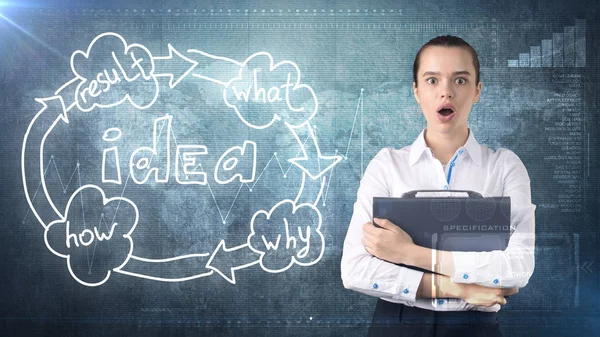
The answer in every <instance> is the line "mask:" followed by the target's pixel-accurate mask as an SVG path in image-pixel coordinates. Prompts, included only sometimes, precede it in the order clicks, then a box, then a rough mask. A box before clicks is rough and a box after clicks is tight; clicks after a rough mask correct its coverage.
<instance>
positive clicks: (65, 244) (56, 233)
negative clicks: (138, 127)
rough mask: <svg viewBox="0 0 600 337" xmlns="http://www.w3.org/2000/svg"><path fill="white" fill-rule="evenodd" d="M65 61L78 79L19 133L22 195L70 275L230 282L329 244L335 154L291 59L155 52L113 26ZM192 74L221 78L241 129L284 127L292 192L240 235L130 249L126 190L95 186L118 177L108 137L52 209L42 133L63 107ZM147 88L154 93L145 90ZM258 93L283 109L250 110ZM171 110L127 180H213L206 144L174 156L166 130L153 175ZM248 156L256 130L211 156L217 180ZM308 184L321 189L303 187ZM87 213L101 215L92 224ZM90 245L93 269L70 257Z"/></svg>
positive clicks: (252, 156) (92, 104) (127, 99)
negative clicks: (328, 191) (159, 250)
mask: <svg viewBox="0 0 600 337" xmlns="http://www.w3.org/2000/svg"><path fill="white" fill-rule="evenodd" d="M200 61H201V62H204V63H207V62H208V63H217V64H218V65H219V67H218V68H219V69H221V70H222V69H226V70H225V71H219V72H215V73H214V74H211V73H209V72H203V71H201V70H200V69H199V67H198V65H199V62H200ZM174 63H177V65H181V64H184V65H185V66H184V67H183V69H181V70H179V71H173V70H172V69H176V68H177V69H179V68H181V67H179V66H177V67H175V66H173V64H174ZM71 70H72V71H73V74H74V77H73V78H72V79H71V80H70V81H68V82H67V83H65V84H64V85H62V86H61V87H60V88H59V89H58V90H56V92H55V93H54V95H52V96H51V97H44V98H37V99H36V101H37V102H39V103H40V104H41V105H42V107H41V109H40V110H39V111H38V112H37V114H36V115H35V116H34V118H33V119H32V120H31V122H30V124H29V126H28V129H27V132H26V134H25V137H24V139H23V146H22V152H21V171H22V179H23V186H24V190H25V195H26V198H27V202H28V204H29V207H30V210H31V212H32V213H33V214H34V216H35V217H36V219H37V221H38V222H39V223H40V224H41V225H42V227H43V228H44V231H45V232H44V241H45V244H46V246H47V247H48V249H49V250H50V251H51V252H52V253H53V254H55V255H57V256H59V257H61V258H63V259H65V261H66V263H67V268H68V270H69V273H70V274H71V276H72V277H73V278H74V279H75V280H76V281H77V282H79V283H81V284H83V285H86V286H99V285H102V284H104V283H105V282H106V281H108V279H109V278H110V275H111V273H112V272H116V273H121V274H125V275H129V276H134V277H141V278H146V279H151V280H156V281H163V282H181V281H186V280H192V279H197V278H202V277H208V276H210V275H213V274H215V273H216V274H219V275H220V276H222V277H223V278H224V279H226V280H227V281H228V282H230V283H232V284H235V283H236V277H235V272H236V271H238V270H240V269H244V268H248V267H251V266H253V265H256V264H258V265H260V267H261V268H262V270H264V271H265V272H268V273H280V272H284V271H286V270H288V269H289V268H290V267H292V266H293V265H294V264H297V265H300V266H310V265H313V264H315V263H317V262H318V261H319V260H320V259H321V258H322V256H323V252H324V249H325V242H324V237H323V234H322V232H321V225H322V217H321V212H320V211H319V209H318V208H317V203H318V201H319V200H320V199H321V197H322V195H323V188H324V186H325V182H326V177H325V175H324V174H325V173H326V172H328V171H330V170H331V169H332V168H333V167H334V166H335V165H336V164H337V163H338V162H339V161H340V160H341V159H342V157H341V156H338V155H334V156H325V155H322V154H321V151H320V149H319V144H318V142H317V139H316V136H315V134H314V130H313V129H314V126H311V124H310V121H311V119H312V118H313V117H314V116H315V114H316V113H317V110H318V102H317V97H316V95H315V93H314V91H313V89H312V88H311V87H310V86H309V85H307V84H304V83H302V82H301V73H300V69H299V68H298V66H297V65H296V64H295V63H294V62H291V61H281V62H279V63H275V62H274V60H273V57H272V56H271V54H269V53H268V52H258V53H255V54H253V55H251V56H249V57H248V58H247V59H246V60H245V61H243V62H238V61H236V60H232V59H229V58H226V57H221V56H215V55H211V54H208V53H205V52H203V51H200V50H195V49H189V50H188V51H187V53H185V55H184V54H182V53H181V52H179V51H178V50H176V49H175V48H173V46H171V44H168V55H166V56H152V54H151V53H150V51H149V50H148V49H147V48H146V47H145V46H143V45H141V44H136V43H134V44H128V43H127V42H126V40H125V39H124V38H123V37H122V36H120V35H119V34H116V33H112V32H107V33H103V34H100V35H98V36H97V37H96V38H94V39H93V40H92V42H91V43H90V44H89V46H88V48H87V50H86V51H82V50H77V51H75V52H74V53H73V54H72V55H71ZM188 76H190V77H193V78H196V79H199V80H205V81H209V82H211V85H212V84H214V85H215V86H220V88H222V90H223V101H224V103H225V105H226V106H227V107H229V108H231V109H232V110H233V111H235V114H236V115H237V117H238V118H239V119H240V120H241V121H242V122H243V124H244V125H245V126H246V127H248V128H250V129H254V130H263V129H264V130H266V129H268V128H270V127H272V126H273V125H276V124H277V125H284V127H285V128H286V129H287V130H288V131H289V132H290V133H291V134H292V135H293V136H294V138H295V139H296V140H297V142H298V144H299V151H298V156H297V157H295V158H291V159H288V162H289V163H290V164H291V165H293V166H295V167H296V168H297V169H299V170H301V181H300V188H299V190H298V192H297V195H296V197H295V198H294V199H291V198H285V199H282V200H278V201H277V202H275V203H274V204H273V205H272V206H271V207H270V208H269V209H259V210H256V211H255V212H254V213H253V215H252V217H251V218H250V219H247V221H248V223H249V227H250V233H249V234H248V237H247V240H246V242H245V243H244V244H242V245H238V246H232V245H228V244H227V243H226V242H225V240H224V239H222V240H220V241H219V243H218V244H217V246H216V247H215V248H212V249H207V250H206V251H205V252H201V253H197V252H195V253H190V254H186V255H180V256H173V257H169V258H162V259H153V258H148V257H144V256H136V255H135V254H133V252H134V249H133V248H134V239H133V238H132V234H133V233H134V231H135V229H136V226H138V225H140V224H138V221H139V219H140V211H139V209H138V206H137V205H136V203H135V201H134V200H130V199H129V198H126V197H124V196H123V193H121V194H120V195H107V194H106V192H105V189H106V188H105V189H103V187H105V186H106V185H109V184H119V185H120V184H123V179H122V177H121V174H120V169H117V170H116V174H111V172H110V170H109V168H108V166H107V163H111V162H112V163H113V165H114V163H115V162H116V163H117V165H118V162H119V161H118V151H117V149H116V147H113V148H108V149H105V150H104V153H103V157H102V184H82V183H81V182H80V186H79V188H77V189H76V190H75V191H74V192H73V193H72V194H71V195H70V197H69V198H68V201H67V202H66V206H65V207H64V209H62V208H60V209H59V206H57V202H55V201H53V199H52V198H51V193H50V192H49V188H48V187H49V186H48V184H47V179H46V178H47V177H46V171H47V167H48V166H49V162H50V161H53V160H54V157H53V156H50V159H49V158H48V157H49V156H48V155H47V154H46V155H45V153H44V148H45V145H46V141H47V140H48V138H49V136H50V135H51V134H52V131H53V129H55V128H57V126H62V127H64V126H68V125H69V123H70V120H69V116H71V115H72V114H74V113H85V112H90V111H92V110H94V109H106V108H111V107H116V106H118V105H121V104H130V105H131V106H133V107H134V108H135V109H138V110H144V109H147V108H149V107H151V106H152V105H153V104H154V103H155V102H156V101H157V98H158V97H159V79H161V78H165V79H167V80H168V86H169V88H170V89H173V88H175V87H176V86H177V85H178V84H179V83H180V82H181V81H182V80H183V79H184V78H186V77H188ZM265 76H266V77H268V78H269V81H271V82H277V83H280V84H279V85H273V86H270V87H264V88H263V87H261V86H260V85H259V80H258V79H257V78H258V77H265ZM264 82H265V81H260V83H264ZM139 88H143V90H138V89H139ZM140 92H141V93H142V94H140ZM148 92H150V93H152V94H150V95H148ZM256 101H258V102H259V103H262V104H264V105H265V106H271V107H272V108H274V109H275V110H276V111H280V112H281V113H273V112H272V111H273V110H272V109H264V111H262V112H261V111H259V113H256V110H253V109H250V108H248V105H249V102H250V103H252V102H256ZM307 102H308V104H307ZM172 117H173V116H172V115H169V114H165V115H164V116H162V117H159V118H156V119H155V120H154V134H153V139H154V143H153V145H152V146H147V147H139V148H137V149H136V150H135V151H134V152H133V153H132V155H131V157H130V159H129V176H128V177H127V179H126V180H125V186H126V185H127V182H131V183H135V184H144V183H146V182H147V181H149V180H153V181H154V182H155V183H161V182H166V181H167V180H168V179H169V178H171V175H174V176H175V179H176V181H177V183H178V184H180V185H208V187H209V188H210V183H209V180H208V177H209V174H210V173H208V172H206V171H205V170H204V169H203V168H202V165H201V160H202V156H203V155H206V153H207V148H206V146H203V145H177V147H176V152H175V153H174V154H172V153H170V152H172V151H171V150H170V144H169V143H168V139H169V137H166V138H167V145H166V146H165V149H166V150H165V149H163V150H165V151H166V155H164V158H166V159H164V160H163V161H164V163H165V168H166V169H165V170H164V171H165V172H164V173H161V172H160V170H159V169H158V168H157V167H155V165H156V163H157V162H158V161H157V160H156V159H155V158H157V156H158V151H159V149H158V147H159V146H160V144H158V139H159V138H160V135H161V133H162V132H163V131H164V130H165V128H166V130H167V131H166V132H167V134H169V131H168V130H170V127H171V121H172ZM300 133H302V134H307V137H306V140H305V141H302V140H301V139H300V138H299V134H300ZM122 134H123V132H122V131H121V129H120V128H119V127H111V128H109V129H107V130H106V131H105V132H104V135H103V137H102V139H103V140H104V141H106V142H113V141H115V140H116V139H119V137H121V135H122ZM111 158H112V161H111ZM115 158H116V160H115ZM256 158H257V144H256V143H255V142H254V141H252V140H245V141H244V142H243V144H242V145H241V146H233V147H231V148H229V149H228V150H227V151H225V152H224V153H223V155H222V156H221V157H220V158H219V160H218V162H217V165H216V167H215V170H214V175H213V178H214V181H215V182H216V183H217V184H220V185H225V184H230V183H232V182H235V183H241V184H244V183H246V184H248V183H252V182H255V181H256V180H257V179H258V178H257V177H256ZM153 159H155V160H154V161H153ZM171 160H174V161H175V162H176V165H175V172H174V174H172V173H170V172H169V167H170V162H171ZM241 162H246V163H251V169H250V170H240V169H238V166H239V165H238V164H239V163H241ZM198 167H200V170H198ZM77 168H79V163H78V164H77ZM113 173H114V172H113ZM284 177H285V176H284ZM99 185H100V186H99ZM309 186H310V187H309ZM308 190H310V191H318V192H317V193H308V192H307V191H308ZM123 192H124V189H123ZM84 200H85V201H84ZM84 210H85V213H84ZM86 218H87V219H88V221H87V222H86ZM90 219H100V221H98V222H97V223H95V224H92V221H90ZM91 247H93V249H94V252H96V250H98V251H102V252H104V253H103V254H102V255H101V256H102V258H101V259H100V260H98V262H97V263H96V264H95V265H94V267H93V268H94V273H91V272H90V270H91V267H90V268H81V267H80V263H78V262H77V260H78V259H83V258H84V257H85V254H83V253H82V249H88V248H91ZM87 259H88V260H89V256H87ZM182 265H185V266H190V267H189V268H184V269H185V272H184V274H181V266H182ZM159 271H160V272H159ZM170 272H172V275H169V273H170ZM165 273H166V275H165ZM92 274H93V275H92Z"/></svg>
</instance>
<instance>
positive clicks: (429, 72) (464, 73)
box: [423, 70, 471, 76]
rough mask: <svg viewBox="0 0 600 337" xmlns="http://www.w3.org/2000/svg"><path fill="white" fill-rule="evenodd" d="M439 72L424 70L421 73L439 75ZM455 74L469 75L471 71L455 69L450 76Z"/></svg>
mask: <svg viewBox="0 0 600 337" xmlns="http://www.w3.org/2000/svg"><path fill="white" fill-rule="evenodd" d="M439 74H440V72H439V71H426V72H424V73H423V76H429V75H439ZM456 75H467V76H471V73H470V72H468V71H467V70H461V71H455V72H453V73H452V76H456Z"/></svg>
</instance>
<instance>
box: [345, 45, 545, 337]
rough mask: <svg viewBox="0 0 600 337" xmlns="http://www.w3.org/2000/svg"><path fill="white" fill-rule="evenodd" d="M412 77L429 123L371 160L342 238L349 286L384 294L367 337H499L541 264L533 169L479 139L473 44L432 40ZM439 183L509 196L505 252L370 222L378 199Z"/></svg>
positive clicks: (442, 186) (418, 58)
mask: <svg viewBox="0 0 600 337" xmlns="http://www.w3.org/2000/svg"><path fill="white" fill-rule="evenodd" d="M413 80H414V82H413V92H414V96H415V99H416V101H417V103H418V104H419V105H420V106H421V110H422V112H423V115H424V117H425V119H426V121H427V128H426V129H424V130H423V131H422V132H421V134H420V135H419V137H418V138H417V139H416V140H415V141H414V142H413V144H412V145H410V146H407V147H404V148H402V149H400V150H395V149H393V148H385V149H382V150H381V151H380V152H379V153H378V154H377V155H376V156H375V157H374V158H373V160H372V161H371V162H370V163H369V165H368V167H367V169H366V171H365V173H364V176H363V178H362V180H361V182H360V187H359V190H358V194H357V201H356V203H355V204H354V213H353V215H352V219H351V222H350V226H349V228H348V233H347V235H346V240H345V242H344V250H343V256H342V264H341V268H342V279H343V282H344V286H345V287H346V288H347V289H352V290H355V291H359V292H362V293H365V294H368V295H372V296H376V297H379V300H378V302H377V307H376V309H375V313H374V315H373V321H372V325H371V327H370V329H369V336H434V335H435V336H461V337H464V336H502V333H501V332H500V330H499V325H498V310H500V308H501V306H503V305H505V304H506V297H508V296H511V295H513V294H515V293H517V292H518V289H519V288H522V287H524V286H525V285H526V284H527V282H528V281H529V278H530V277H531V274H532V273H533V269H534V265H535V263H534V245H535V217H534V211H535V205H533V204H531V191H530V183H529V175H528V174H527V170H526V169H525V166H524V165H523V163H522V162H521V160H520V159H519V158H518V157H517V155H516V154H514V153H513V152H512V151H510V150H507V149H503V148H499V149H497V150H496V151H493V150H491V149H488V148H487V147H485V146H483V145H480V144H478V143H477V141H476V140H475V137H474V135H473V133H472V131H471V130H470V129H469V127H468V122H467V120H468V116H469V113H470V111H471V106H472V105H473V104H474V103H476V102H477V101H478V100H479V96H480V94H481V87H482V84H481V82H480V81H479V60H478V57H477V53H476V51H475V50H474V49H473V47H471V46H470V45H469V44H468V43H466V42H465V41H464V40H462V39H460V38H458V37H454V36H439V37H436V38H434V39H432V40H431V41H429V42H427V43H426V44H425V45H424V46H423V47H422V48H421V49H420V50H419V52H418V53H417V56H416V59H415V62H414V67H413ZM439 189H450V190H452V189H454V190H472V191H476V192H479V193H481V194H482V195H483V196H484V197H490V196H510V197H511V237H510V241H509V244H508V247H507V249H506V250H505V251H491V252H450V251H437V250H434V249H428V248H424V247H420V246H416V245H415V244H414V243H413V241H412V239H411V238H410V236H409V235H408V234H407V233H406V232H404V231H403V230H402V229H401V228H400V227H397V226H395V225H394V224H393V223H391V222H390V221H388V220H385V219H373V221H374V222H375V224H377V225H378V227H376V226H374V225H373V223H372V202H373V197H379V196H384V197H389V196H391V197H400V196H401V195H402V194H403V193H404V192H407V191H411V190H439ZM513 228H514V230H513ZM432 260H433V261H436V263H435V264H432ZM399 264H404V265H411V266H416V267H419V268H422V269H426V270H428V271H431V272H434V273H429V272H423V271H417V270H415V269H410V268H406V267H404V266H400V265H399ZM436 273H437V274H436Z"/></svg>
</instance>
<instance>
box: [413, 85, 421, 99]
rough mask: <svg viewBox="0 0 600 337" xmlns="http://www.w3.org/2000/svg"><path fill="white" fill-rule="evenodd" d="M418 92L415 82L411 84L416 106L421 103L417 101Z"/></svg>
mask: <svg viewBox="0 0 600 337" xmlns="http://www.w3.org/2000/svg"><path fill="white" fill-rule="evenodd" d="M418 90H419V88H417V84H416V83H415V82H413V95H415V100H416V101H417V104H419V105H421V102H420V101H419V92H418Z"/></svg>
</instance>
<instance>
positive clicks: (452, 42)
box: [413, 35, 479, 86]
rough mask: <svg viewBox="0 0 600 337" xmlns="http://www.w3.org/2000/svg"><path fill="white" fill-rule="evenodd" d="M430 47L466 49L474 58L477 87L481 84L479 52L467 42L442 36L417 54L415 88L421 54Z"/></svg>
mask: <svg viewBox="0 0 600 337" xmlns="http://www.w3.org/2000/svg"><path fill="white" fill-rule="evenodd" d="M430 46H439V47H460V48H465V49H466V50H467V51H468V52H469V53H470V54H471V57H472V58H473V66H475V79H476V81H475V85H477V84H479V58H478V57H477V52H476V51H475V49H473V47H471V45H470V44H468V43H467V42H466V41H465V40H463V39H461V38H460V37H457V36H452V35H442V36H438V37H435V38H433V39H431V40H429V42H427V43H425V44H424V45H423V47H421V49H419V51H418V52H417V56H416V57H415V63H414V64H413V81H414V82H415V86H417V85H418V82H417V72H418V71H419V63H420V60H421V53H422V52H423V50H425V49H426V48H427V47H430Z"/></svg>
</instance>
